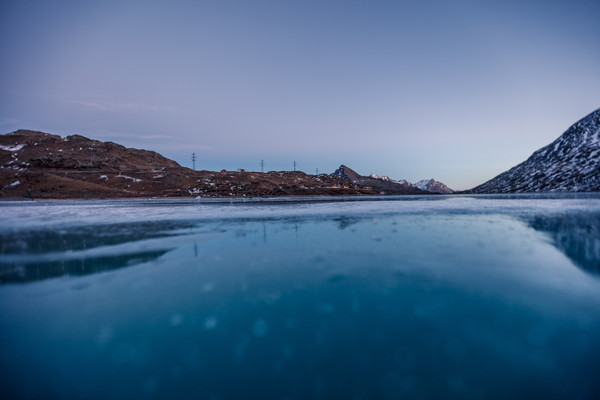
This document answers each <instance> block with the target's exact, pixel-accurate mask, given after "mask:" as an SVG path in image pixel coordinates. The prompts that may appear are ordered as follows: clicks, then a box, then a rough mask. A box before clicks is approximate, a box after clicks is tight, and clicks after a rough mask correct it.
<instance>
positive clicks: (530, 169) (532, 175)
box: [468, 109, 600, 193]
mask: <svg viewBox="0 0 600 400" xmlns="http://www.w3.org/2000/svg"><path fill="white" fill-rule="evenodd" d="M594 191H600V109H598V110H596V111H594V112H593V113H591V114H589V115H588V116H586V117H585V118H582V119H581V120H579V121H578V122H577V123H575V124H573V125H572V126H571V127H570V128H569V129H567V131H566V132H565V133H563V134H562V135H561V136H560V137H559V138H558V139H556V140H555V141H554V142H552V143H550V144H549V145H548V146H546V147H543V148H541V149H539V150H538V151H536V152H535V153H533V154H532V155H531V157H529V158H528V159H527V160H526V161H525V162H522V163H521V164H519V165H517V166H516V167H513V168H511V169H510V170H508V171H506V172H504V173H502V174H500V175H498V176H497V177H495V178H493V179H491V180H489V181H487V182H485V183H484V184H482V185H479V186H477V187H475V188H473V189H471V190H469V191H468V192H470V193H522V192H594Z"/></svg>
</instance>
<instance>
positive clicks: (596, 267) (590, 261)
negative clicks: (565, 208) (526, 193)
mask: <svg viewBox="0 0 600 400" xmlns="http://www.w3.org/2000/svg"><path fill="white" fill-rule="evenodd" d="M529 225H530V226H531V227H532V228H534V229H535V230H538V231H541V232H545V233H547V234H548V235H549V236H550V237H551V238H552V243H553V244H554V246H556V248H557V249H559V250H560V251H562V252H563V253H564V254H565V255H567V256H568V257H569V258H570V259H571V260H572V261H573V262H574V263H575V265H577V266H579V267H581V268H583V269H584V270H586V271H589V272H593V273H596V274H598V273H600V214H593V213H592V214H590V213H581V214H573V213H570V214H563V215H555V216H537V217H534V218H533V219H531V220H530V221H529Z"/></svg>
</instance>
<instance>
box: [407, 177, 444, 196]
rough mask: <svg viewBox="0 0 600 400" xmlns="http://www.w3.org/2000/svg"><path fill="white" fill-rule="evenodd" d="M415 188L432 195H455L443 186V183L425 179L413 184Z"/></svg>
mask: <svg viewBox="0 0 600 400" xmlns="http://www.w3.org/2000/svg"><path fill="white" fill-rule="evenodd" d="M412 185H413V186H414V187H416V188H418V189H421V190H423V191H425V192H430V193H444V194H447V193H454V190H452V189H450V188H449V187H448V186H446V185H445V184H443V183H442V182H438V181H436V180H435V179H429V180H427V179H424V180H422V181H419V182H415V183H413V184H412Z"/></svg>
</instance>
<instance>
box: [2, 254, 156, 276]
mask: <svg viewBox="0 0 600 400" xmlns="http://www.w3.org/2000/svg"><path fill="white" fill-rule="evenodd" d="M167 251H168V250H157V251H147V252H141V253H133V254H121V255H117V256H102V257H82V258H80V259H70V260H59V261H48V262H33V263H23V264H17V265H14V264H13V265H12V266H10V267H8V268H7V267H4V266H1V267H0V284H2V283H16V282H32V281H39V280H43V279H48V278H56V277H59V276H63V275H88V274H94V273H98V272H104V271H110V270H113V269H119V268H123V267H131V266H133V265H136V264H141V263H144V262H148V261H152V260H155V259H157V258H158V257H160V256H162V255H163V254H165V253H166V252H167Z"/></svg>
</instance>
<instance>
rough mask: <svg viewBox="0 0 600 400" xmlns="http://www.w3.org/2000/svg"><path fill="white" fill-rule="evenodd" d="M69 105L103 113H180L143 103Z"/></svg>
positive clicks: (84, 102) (174, 108)
mask: <svg viewBox="0 0 600 400" xmlns="http://www.w3.org/2000/svg"><path fill="white" fill-rule="evenodd" d="M67 102H68V103H69V104H74V105H78V106H82V107H86V108H91V109H94V110H99V111H103V112H140V111H142V112H162V113H181V110H179V109H178V108H176V107H172V106H161V105H156V104H145V103H135V102H133V103H119V102H111V101H102V100H93V101H90V100H81V99H74V100H69V101H67Z"/></svg>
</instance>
